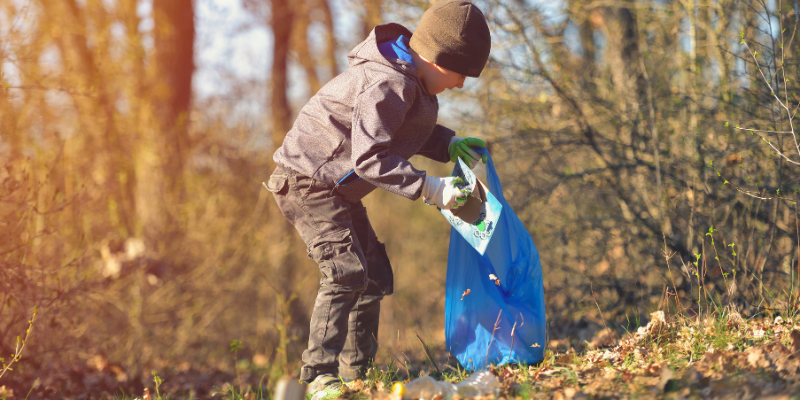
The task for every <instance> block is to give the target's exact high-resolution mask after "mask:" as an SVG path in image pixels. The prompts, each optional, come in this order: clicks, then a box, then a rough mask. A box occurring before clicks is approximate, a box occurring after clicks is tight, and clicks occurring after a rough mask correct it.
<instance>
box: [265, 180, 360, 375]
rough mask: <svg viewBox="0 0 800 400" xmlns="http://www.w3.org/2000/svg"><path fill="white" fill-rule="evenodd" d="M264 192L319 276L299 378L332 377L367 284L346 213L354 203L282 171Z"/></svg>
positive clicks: (351, 223) (316, 182)
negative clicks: (291, 228) (296, 236)
mask: <svg viewBox="0 0 800 400" xmlns="http://www.w3.org/2000/svg"><path fill="white" fill-rule="evenodd" d="M267 188H268V189H269V190H270V191H272V192H273V194H274V195H275V200H276V201H277V203H278V207H279V208H280V210H281V213H283V215H284V216H285V217H286V218H287V219H288V220H289V221H290V222H291V223H292V224H293V225H294V227H295V228H296V229H297V231H298V232H299V233H300V236H301V237H302V238H303V241H304V242H305V243H306V245H307V246H308V256H309V257H310V258H311V259H312V260H314V261H315V262H316V263H317V264H318V265H319V268H320V272H322V275H323V276H322V279H320V289H319V291H318V293H317V298H316V301H315V303H314V310H313V311H312V313H311V331H310V333H309V337H308V349H307V350H306V351H304V352H303V363H304V364H305V365H303V367H302V369H301V370H300V380H303V381H307V382H310V381H311V380H313V379H314V378H315V377H316V376H318V375H322V374H334V375H335V374H336V373H337V372H338V366H339V363H338V362H337V360H336V357H337V356H338V355H339V353H340V352H341V351H342V347H343V346H344V343H345V338H346V337H347V329H348V328H347V327H348V319H349V314H350V311H351V309H352V308H353V307H354V306H355V305H356V303H357V301H358V297H359V293H360V292H362V291H364V289H365V288H366V286H367V261H366V257H365V256H364V254H363V252H362V250H361V245H360V243H359V241H358V237H357V234H356V232H355V228H354V226H353V220H352V216H351V214H350V209H351V208H352V206H353V205H352V204H350V203H348V202H346V201H344V200H342V199H341V198H340V197H339V196H337V195H336V194H335V193H332V191H331V189H332V188H331V187H330V186H328V185H326V184H324V183H321V182H319V181H314V180H313V179H310V178H308V177H305V176H303V175H299V174H297V173H295V172H293V171H289V170H285V169H283V168H278V169H276V171H275V172H274V173H273V174H272V176H271V177H270V181H269V184H268V185H267Z"/></svg>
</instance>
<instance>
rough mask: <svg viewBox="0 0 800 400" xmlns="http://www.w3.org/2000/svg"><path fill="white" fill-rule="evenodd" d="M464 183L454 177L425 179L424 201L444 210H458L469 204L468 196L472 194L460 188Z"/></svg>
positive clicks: (429, 177)
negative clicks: (459, 207)
mask: <svg viewBox="0 0 800 400" xmlns="http://www.w3.org/2000/svg"><path fill="white" fill-rule="evenodd" d="M463 183H464V180H463V179H461V178H458V177H452V176H447V177H444V178H437V177H435V176H428V177H425V183H423V184H422V199H423V200H424V201H425V202H426V203H432V204H436V205H437V206H438V207H439V208H441V209H443V210H451V209H454V208H458V206H460V205H463V204H464V203H466V202H467V196H469V194H470V192H469V190H464V189H461V188H459V186H460V185H462V184H463Z"/></svg>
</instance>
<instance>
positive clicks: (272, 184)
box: [264, 174, 288, 193]
mask: <svg viewBox="0 0 800 400" xmlns="http://www.w3.org/2000/svg"><path fill="white" fill-rule="evenodd" d="M287 178H288V177H287V176H286V175H279V174H272V176H270V177H269V181H267V182H266V183H264V186H266V187H267V190H269V191H270V192H272V193H278V192H280V191H281V190H282V189H283V187H284V186H286V180H287Z"/></svg>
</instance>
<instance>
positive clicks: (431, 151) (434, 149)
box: [417, 124, 456, 163]
mask: <svg viewBox="0 0 800 400" xmlns="http://www.w3.org/2000/svg"><path fill="white" fill-rule="evenodd" d="M455 134H456V133H455V132H453V130H452V129H449V128H445V127H444V126H442V125H439V124H436V127H435V128H433V133H432V134H431V136H430V137H429V138H428V141H426V142H425V144H424V145H423V146H422V148H421V149H419V151H418V152H417V154H419V155H421V156H425V157H428V158H430V159H431V160H434V161H439V162H442V163H446V162H448V161H450V153H449V151H448V149H449V148H450V141H451V140H452V138H453V136H455Z"/></svg>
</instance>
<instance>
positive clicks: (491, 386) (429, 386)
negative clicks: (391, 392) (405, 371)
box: [401, 371, 500, 400]
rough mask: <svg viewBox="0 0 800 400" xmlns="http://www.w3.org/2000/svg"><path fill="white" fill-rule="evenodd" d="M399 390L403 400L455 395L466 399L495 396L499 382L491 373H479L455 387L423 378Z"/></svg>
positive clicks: (446, 397)
mask: <svg viewBox="0 0 800 400" xmlns="http://www.w3.org/2000/svg"><path fill="white" fill-rule="evenodd" d="M401 389H402V391H401V393H403V398H404V399H422V400H430V399H432V398H433V397H434V396H438V395H441V396H442V398H444V399H448V398H450V397H452V396H453V394H455V393H458V395H459V396H461V397H462V398H467V397H475V396H483V395H487V394H492V395H497V393H498V392H499V391H500V381H498V380H497V377H495V376H494V374H492V373H491V372H489V371H481V372H476V373H474V374H472V375H470V376H469V378H467V379H464V380H463V381H461V382H459V383H457V384H455V385H454V384H452V383H450V382H439V381H437V380H436V379H433V378H431V377H430V376H423V377H420V378H417V379H414V380H413V381H411V382H409V383H407V384H405V385H403V386H401Z"/></svg>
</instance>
